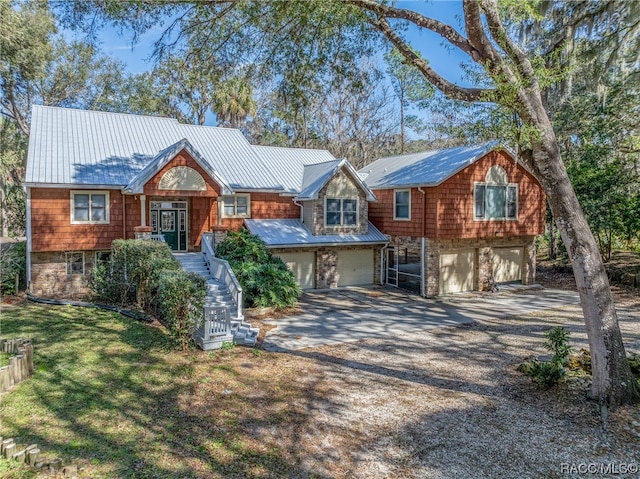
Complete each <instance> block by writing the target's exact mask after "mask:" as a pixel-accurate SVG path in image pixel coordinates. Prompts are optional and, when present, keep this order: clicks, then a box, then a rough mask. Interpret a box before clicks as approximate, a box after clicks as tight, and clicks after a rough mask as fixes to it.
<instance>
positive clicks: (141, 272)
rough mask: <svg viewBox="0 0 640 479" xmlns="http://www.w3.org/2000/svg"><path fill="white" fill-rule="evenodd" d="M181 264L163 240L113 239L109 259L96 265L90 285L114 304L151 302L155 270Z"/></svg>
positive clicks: (163, 269)
mask: <svg viewBox="0 0 640 479" xmlns="http://www.w3.org/2000/svg"><path fill="white" fill-rule="evenodd" d="M178 269H180V264H179V263H178V262H177V261H176V260H175V259H174V258H173V256H172V255H171V249H170V248H169V246H168V245H167V244H166V243H162V242H159V241H149V240H139V239H136V240H115V241H114V242H113V243H112V244H111V255H110V257H109V260H108V261H107V262H106V263H105V264H102V265H98V266H96V267H95V268H94V269H93V271H92V273H91V276H90V278H89V287H90V288H91V290H92V291H93V292H94V293H95V294H96V295H97V296H98V297H99V298H101V299H103V300H106V301H109V302H112V303H116V304H132V303H134V302H135V303H137V304H138V306H140V307H142V308H146V309H148V308H149V306H150V305H151V304H152V301H151V300H152V298H153V291H154V289H155V285H154V284H153V280H154V273H156V272H159V271H165V270H170V271H174V270H178Z"/></svg>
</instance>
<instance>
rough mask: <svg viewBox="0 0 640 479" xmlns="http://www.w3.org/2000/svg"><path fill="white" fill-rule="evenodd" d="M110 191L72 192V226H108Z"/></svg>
mask: <svg viewBox="0 0 640 479" xmlns="http://www.w3.org/2000/svg"><path fill="white" fill-rule="evenodd" d="M108 223H109V192H108V191H72V192H71V224H108Z"/></svg>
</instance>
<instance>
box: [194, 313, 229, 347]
mask: <svg viewBox="0 0 640 479" xmlns="http://www.w3.org/2000/svg"><path fill="white" fill-rule="evenodd" d="M194 338H195V340H196V344H197V345H198V346H199V347H200V348H201V349H203V350H205V351H208V350H210V349H220V348H221V347H222V343H224V342H227V341H233V334H232V332H231V317H230V315H229V309H228V308H227V307H226V306H205V307H204V321H203V322H202V323H201V324H200V325H199V326H198V328H197V329H196V331H195V334H194Z"/></svg>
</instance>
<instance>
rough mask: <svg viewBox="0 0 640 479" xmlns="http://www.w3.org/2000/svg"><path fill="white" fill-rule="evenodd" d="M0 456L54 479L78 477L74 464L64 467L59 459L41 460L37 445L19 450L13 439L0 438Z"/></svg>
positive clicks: (73, 478) (75, 478) (76, 467)
mask: <svg viewBox="0 0 640 479" xmlns="http://www.w3.org/2000/svg"><path fill="white" fill-rule="evenodd" d="M0 455H2V456H3V457H5V458H6V459H11V460H14V461H17V462H18V463H19V464H26V465H27V466H30V467H33V468H36V469H38V470H40V472H43V473H51V474H55V475H56V477H60V473H62V477H65V478H69V479H77V477H78V466H76V465H75V464H69V465H66V466H64V465H63V464H62V459H60V458H56V459H53V460H51V461H46V460H42V459H41V458H40V449H39V448H38V445H37V444H31V445H30V446H27V447H25V448H21V447H20V446H19V445H18V444H16V442H15V439H14V438H12V437H10V438H7V439H4V438H2V437H0Z"/></svg>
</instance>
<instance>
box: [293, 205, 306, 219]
mask: <svg viewBox="0 0 640 479" xmlns="http://www.w3.org/2000/svg"><path fill="white" fill-rule="evenodd" d="M293 204H294V205H296V206H299V207H300V221H302V222H303V223H304V206H303V205H301V204H300V203H298V202H297V201H296V200H293Z"/></svg>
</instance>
